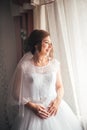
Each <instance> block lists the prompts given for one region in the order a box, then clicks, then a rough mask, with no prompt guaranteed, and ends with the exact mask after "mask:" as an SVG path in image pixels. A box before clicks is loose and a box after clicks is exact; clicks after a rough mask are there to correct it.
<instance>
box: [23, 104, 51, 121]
mask: <svg viewBox="0 0 87 130" xmlns="http://www.w3.org/2000/svg"><path fill="white" fill-rule="evenodd" d="M26 106H27V107H28V108H30V109H31V110H32V111H33V112H34V113H35V114H36V115H37V116H38V117H40V118H41V119H46V118H48V117H49V112H47V109H46V108H45V107H44V106H42V105H39V104H35V103H32V102H29V103H27V104H26Z"/></svg>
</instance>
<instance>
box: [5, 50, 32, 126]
mask: <svg viewBox="0 0 87 130" xmlns="http://www.w3.org/2000/svg"><path fill="white" fill-rule="evenodd" d="M30 58H32V54H31V53H30V52H28V53H26V54H25V55H24V56H23V57H22V59H21V60H20V61H19V63H18V65H17V67H16V69H15V72H14V74H13V76H12V78H11V80H10V83H9V85H8V101H7V116H8V120H9V124H10V125H12V123H13V119H14V118H15V117H16V115H17V114H19V115H20V116H24V101H23V87H22V85H23V73H24V71H23V64H24V62H26V61H28V60H29V59H30Z"/></svg>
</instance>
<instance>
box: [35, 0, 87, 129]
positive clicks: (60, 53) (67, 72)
mask: <svg viewBox="0 0 87 130" xmlns="http://www.w3.org/2000/svg"><path fill="white" fill-rule="evenodd" d="M36 10H37V11H36ZM86 14H87V1H86V0H56V1H55V2H53V3H50V4H46V5H43V6H39V7H37V8H36V9H35V10H34V21H35V24H34V25H35V28H41V29H47V30H49V31H50V34H51V38H52V42H53V45H54V50H55V57H56V58H57V59H58V60H59V61H60V63H61V71H62V79H63V84H64V89H65V96H64V99H65V100H66V101H67V103H68V104H69V105H70V107H71V108H72V110H73V111H74V113H75V114H76V115H77V116H78V117H79V119H80V120H81V121H82V122H83V125H84V129H85V130H87V102H86V99H87V94H86V92H87V79H86V77H87V67H86V66H87V62H86V57H87V38H86V37H87V36H86V34H87V29H86V27H87V15H86ZM37 15H38V16H39V19H38V20H36V19H37Z"/></svg>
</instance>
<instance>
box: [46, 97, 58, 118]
mask: <svg viewBox="0 0 87 130" xmlns="http://www.w3.org/2000/svg"><path fill="white" fill-rule="evenodd" d="M58 106H59V101H58V98H56V99H55V100H53V101H52V102H51V103H50V104H49V106H48V113H49V114H50V116H52V115H54V116H55V115H56V113H57V111H58Z"/></svg>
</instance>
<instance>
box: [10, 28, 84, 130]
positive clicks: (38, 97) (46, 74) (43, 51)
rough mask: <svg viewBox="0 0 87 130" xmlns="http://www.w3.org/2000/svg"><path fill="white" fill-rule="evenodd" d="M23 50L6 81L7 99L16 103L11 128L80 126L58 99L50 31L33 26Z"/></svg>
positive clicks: (36, 129) (56, 65) (33, 129)
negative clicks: (13, 71)
mask: <svg viewBox="0 0 87 130" xmlns="http://www.w3.org/2000/svg"><path fill="white" fill-rule="evenodd" d="M25 51H26V52H27V53H26V54H25V55H24V56H23V58H22V59H21V60H20V62H19V64H18V65H17V68H16V70H15V73H14V75H13V78H12V81H11V85H10V86H11V93H10V94H11V98H10V100H11V101H10V102H11V103H12V104H14V105H13V106H15V105H18V106H19V107H18V109H19V111H18V113H17V116H16V118H15V119H14V121H13V124H12V128H11V130H82V128H81V125H80V122H79V120H78V119H77V118H76V116H75V115H74V113H73V112H72V110H71V109H70V107H69V106H68V104H67V103H66V102H65V101H64V100H63V99H62V98H63V95H64V89H63V84H62V80H61V74H60V63H59V61H57V60H56V59H55V58H54V57H53V45H52V43H51V39H50V34H49V33H48V32H47V31H45V30H33V32H32V33H31V34H30V36H29V37H28V39H27V42H26V47H25ZM29 52H31V53H32V56H31V57H30V53H29Z"/></svg>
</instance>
